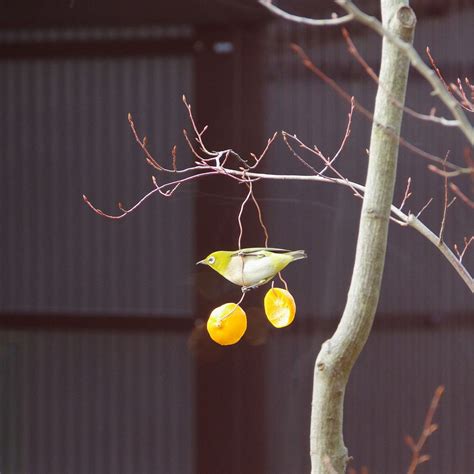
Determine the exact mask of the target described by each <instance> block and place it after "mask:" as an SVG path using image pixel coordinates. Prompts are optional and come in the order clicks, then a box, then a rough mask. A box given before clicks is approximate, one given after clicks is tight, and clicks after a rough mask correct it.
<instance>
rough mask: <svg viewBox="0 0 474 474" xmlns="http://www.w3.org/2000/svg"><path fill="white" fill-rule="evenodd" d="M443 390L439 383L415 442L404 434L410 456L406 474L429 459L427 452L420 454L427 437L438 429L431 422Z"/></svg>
mask: <svg viewBox="0 0 474 474" xmlns="http://www.w3.org/2000/svg"><path fill="white" fill-rule="evenodd" d="M443 392H444V386H443V385H440V386H439V387H438V388H437V389H436V390H435V393H434V395H433V399H432V400H431V404H430V407H429V409H428V412H427V413H426V417H425V422H424V424H423V430H422V432H421V434H420V437H419V438H418V441H417V442H416V443H415V441H414V440H413V438H412V437H411V436H409V435H406V436H405V443H406V444H407V445H408V447H409V448H410V449H411V452H412V458H411V462H410V466H409V467H408V471H407V474H414V472H415V471H416V468H417V467H418V466H419V465H420V464H422V463H424V462H426V461H429V459H430V456H429V454H421V451H422V450H423V447H424V445H425V443H426V441H427V440H428V438H429V437H430V436H431V435H432V434H433V433H434V432H435V431H436V430H437V429H438V425H437V424H435V423H433V417H434V415H435V413H436V409H437V408H438V405H439V401H440V399H441V396H442V395H443Z"/></svg>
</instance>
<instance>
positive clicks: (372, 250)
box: [310, 0, 416, 474]
mask: <svg viewBox="0 0 474 474" xmlns="http://www.w3.org/2000/svg"><path fill="white" fill-rule="evenodd" d="M381 12H382V22H383V25H384V27H385V28H386V29H388V30H390V31H391V32H392V33H394V34H395V35H397V36H398V37H399V38H401V39H403V40H404V41H407V42H412V41H413V34H414V29H415V24H416V17H415V14H414V13H413V10H412V9H411V8H410V7H409V6H408V3H407V2H406V1H402V0H381ZM409 64H410V63H409V60H408V58H407V57H406V56H405V54H404V53H403V52H401V51H400V50H399V49H398V48H397V47H396V46H394V45H392V44H390V43H389V42H388V41H387V40H386V39H385V38H384V40H383V45H382V58H381V68H380V75H379V79H380V83H381V84H382V85H381V86H379V88H378V91H377V97H376V101H375V110H374V122H373V126H372V134H371V138H370V152H369V164H368V170H367V179H366V192H365V196H364V201H363V204H362V211H361V217H360V224H359V236H358V240H357V249H356V256H355V263H354V269H353V274H352V280H351V284H350V288H349V292H348V296H347V303H346V307H345V309H344V312H343V315H342V318H341V321H340V323H339V325H338V327H337V329H336V332H335V333H334V335H333V336H332V337H331V339H329V340H327V341H326V342H325V343H324V344H323V345H322V347H321V351H320V353H319V355H318V357H317V359H316V365H315V368H314V384H313V399H312V413H311V433H310V453H311V465H312V471H311V472H312V474H323V473H332V472H337V473H344V472H345V470H346V466H347V463H348V461H349V457H348V452H347V448H346V447H345V445H344V440H343V435H342V424H343V403H344V392H345V388H346V384H347V381H348V379H349V375H350V372H351V370H352V367H353V365H354V363H355V361H356V359H357V357H358V356H359V354H360V352H361V350H362V348H363V347H364V345H365V342H366V340H367V338H368V336H369V333H370V330H371V328H372V323H373V319H374V315H375V311H376V309H377V304H378V299H379V293H380V286H381V282H382V273H383V268H384V262H385V253H386V246H387V234H388V224H389V215H390V205H391V203H392V198H393V189H394V185H395V178H396V167H397V157H398V140H397V139H396V137H398V136H399V134H400V126H401V121H402V115H403V111H402V110H401V109H400V107H397V106H396V105H395V103H400V104H404V102H405V91H406V85H407V79H408V70H409ZM386 129H388V130H390V131H391V133H390V134H389V133H386Z"/></svg>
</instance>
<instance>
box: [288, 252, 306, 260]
mask: <svg viewBox="0 0 474 474" xmlns="http://www.w3.org/2000/svg"><path fill="white" fill-rule="evenodd" d="M288 255H291V256H292V257H293V261H295V260H301V259H302V258H307V257H308V255H306V252H305V251H304V250H293V251H292V252H288Z"/></svg>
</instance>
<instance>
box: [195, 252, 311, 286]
mask: <svg viewBox="0 0 474 474" xmlns="http://www.w3.org/2000/svg"><path fill="white" fill-rule="evenodd" d="M306 257H307V255H306V252H305V251H304V250H285V249H275V248H267V247H253V248H248V249H241V250H218V251H217V252H212V253H211V254H209V255H208V256H207V257H206V258H205V259H204V260H200V261H199V262H197V263H196V265H197V264H199V263H202V264H203V265H208V266H209V267H211V268H212V269H213V270H215V271H216V272H217V273H220V274H221V275H222V276H223V277H224V278H226V279H227V280H229V281H231V282H232V283H234V284H235V285H239V286H241V287H242V291H246V290H249V289H252V288H256V287H258V286H260V285H264V284H265V283H268V282H269V281H271V280H272V279H273V278H274V277H275V276H276V274H277V273H279V272H281V271H282V270H283V269H284V268H285V267H286V266H287V265H288V264H289V263H291V262H294V261H295V260H300V259H302V258H306Z"/></svg>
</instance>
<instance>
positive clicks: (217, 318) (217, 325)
mask: <svg viewBox="0 0 474 474" xmlns="http://www.w3.org/2000/svg"><path fill="white" fill-rule="evenodd" d="M246 330H247V315H246V314H245V311H244V310H243V309H242V308H241V307H240V306H239V305H238V304H235V303H225V304H223V305H221V306H219V307H217V308H214V309H213V310H212V312H211V314H210V316H209V319H208V320H207V332H208V333H209V336H210V337H211V339H212V340H213V341H214V342H216V343H217V344H220V345H221V346H230V345H232V344H236V343H237V342H239V341H240V339H241V338H242V336H243V335H244V334H245V331H246Z"/></svg>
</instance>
